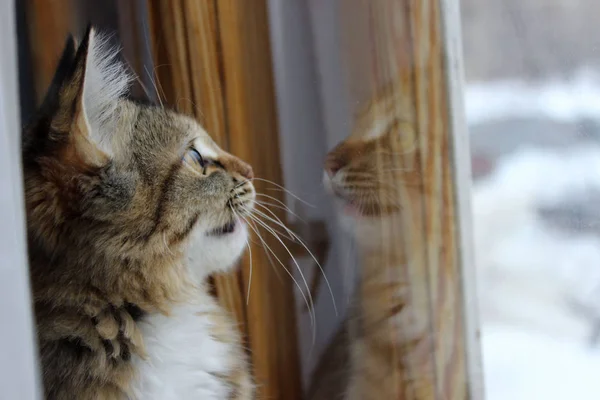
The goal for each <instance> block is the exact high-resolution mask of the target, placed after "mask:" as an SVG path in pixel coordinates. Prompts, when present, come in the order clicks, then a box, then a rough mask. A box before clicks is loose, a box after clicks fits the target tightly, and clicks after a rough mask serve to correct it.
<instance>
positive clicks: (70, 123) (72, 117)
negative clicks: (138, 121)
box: [51, 26, 131, 161]
mask: <svg viewBox="0 0 600 400" xmlns="http://www.w3.org/2000/svg"><path fill="white" fill-rule="evenodd" d="M117 56H118V50H117V49H113V48H111V47H110V45H109V43H108V38H107V37H105V36H101V35H98V34H97V33H96V31H95V30H94V29H93V28H92V27H91V26H90V27H88V29H87V31H86V33H85V36H84V38H83V40H82V41H81V44H80V45H79V48H78V49H77V53H76V54H75V56H74V60H73V61H72V68H71V73H70V76H69V78H68V79H66V80H63V82H62V84H61V85H60V89H59V96H58V97H59V102H58V110H57V112H56V113H55V114H54V116H53V118H52V122H51V126H52V130H53V131H55V132H63V133H66V132H68V134H69V135H70V140H69V143H71V144H74V145H75V146H77V147H78V149H77V150H79V153H82V154H83V155H87V156H89V157H87V158H88V159H89V158H91V160H90V161H99V159H98V157H100V158H103V156H104V157H105V156H108V157H110V156H111V155H112V154H113V151H112V141H113V135H114V133H115V131H116V129H117V123H118V120H119V115H118V106H119V99H120V98H122V97H123V96H124V95H125V94H126V93H127V91H128V90H129V84H130V82H131V76H130V74H129V73H128V72H127V69H126V68H125V66H124V65H123V64H122V63H121V62H120V61H119V60H118V59H117ZM94 150H95V151H94ZM94 152H96V153H103V156H102V154H96V155H94V154H92V153H94Z"/></svg>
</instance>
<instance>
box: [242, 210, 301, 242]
mask: <svg viewBox="0 0 600 400" xmlns="http://www.w3.org/2000/svg"><path fill="white" fill-rule="evenodd" d="M264 208H265V209H266V210H267V211H269V212H270V213H271V214H272V215H273V216H274V217H275V219H273V218H271V217H269V216H268V215H267V214H265V213H264V212H262V211H260V210H257V209H254V210H252V212H253V213H254V214H256V215H259V216H261V217H263V218H265V219H267V220H268V221H271V222H273V223H274V224H275V225H277V226H280V227H282V228H283V229H284V230H285V231H286V233H283V232H281V231H279V230H277V229H275V228H273V227H271V229H273V230H275V231H276V232H277V233H279V234H280V235H282V236H283V237H285V238H287V239H289V240H291V241H292V242H295V240H294V237H293V236H291V235H290V229H289V228H288V227H287V226H286V225H285V224H284V223H283V221H281V219H279V217H277V215H275V213H273V212H272V211H271V210H269V209H268V208H266V207H264Z"/></svg>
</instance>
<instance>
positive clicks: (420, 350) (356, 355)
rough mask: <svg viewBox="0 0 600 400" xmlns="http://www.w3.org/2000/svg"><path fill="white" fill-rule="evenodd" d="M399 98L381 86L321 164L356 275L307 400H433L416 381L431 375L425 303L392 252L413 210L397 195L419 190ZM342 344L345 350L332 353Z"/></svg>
mask: <svg viewBox="0 0 600 400" xmlns="http://www.w3.org/2000/svg"><path fill="white" fill-rule="evenodd" d="M403 98H404V97H403V96H401V92H400V91H399V90H398V88H394V87H388V88H386V89H385V90H383V91H382V92H381V93H380V95H379V96H378V97H376V98H374V99H373V101H372V102H370V103H369V104H368V105H367V106H366V107H365V108H364V109H363V110H362V111H361V112H360V113H359V114H358V115H357V117H356V121H355V127H354V131H353V133H352V134H351V135H350V136H349V137H348V138H347V139H346V140H345V141H343V142H341V143H340V144H339V145H338V146H336V147H335V148H334V149H333V150H331V151H330V152H329V154H328V156H327V159H326V162H325V175H324V184H325V187H326V188H327V189H328V191H329V192H330V193H331V194H332V195H333V197H334V199H335V202H336V204H337V210H338V214H339V215H338V216H339V220H340V222H341V224H342V225H343V226H344V227H345V228H346V230H347V231H349V232H350V233H351V234H352V235H353V236H354V238H355V240H356V242H357V244H358V248H359V253H360V257H361V262H360V279H359V284H358V287H357V290H356V296H355V303H354V308H353V310H352V312H351V313H350V317H349V320H348V321H346V323H345V324H344V330H343V331H341V332H340V333H339V334H338V335H337V336H336V337H335V338H334V339H333V341H332V342H331V344H330V348H329V349H328V350H327V351H326V352H325V356H324V357H325V358H323V359H322V360H321V363H323V364H327V363H329V364H330V366H329V367H328V368H323V367H321V368H318V369H317V370H316V373H315V375H314V378H313V387H312V389H311V395H312V397H311V399H326V398H335V397H332V394H331V391H330V387H329V386H334V387H343V388H344V389H343V391H342V392H343V393H341V394H340V393H337V394H336V395H337V396H339V397H338V398H343V399H350V400H353V399H361V400H365V399H367V400H368V399H373V400H375V399H378V400H379V399H431V398H434V394H435V393H434V391H433V390H434V388H432V387H431V386H430V385H429V384H428V382H427V379H424V380H421V377H431V375H432V373H433V372H432V371H427V370H424V368H427V364H426V363H423V362H422V360H424V359H426V358H427V357H428V355H429V352H430V347H429V346H430V343H429V342H428V340H427V334H426V332H427V321H426V319H425V318H423V316H424V315H425V316H427V315H428V309H427V304H426V302H423V296H414V295H413V294H412V293H411V287H410V285H409V284H408V282H411V281H413V279H415V278H416V277H415V276H411V274H412V273H413V272H410V271H409V268H407V265H408V264H409V262H410V260H407V259H406V255H405V254H404V253H403V252H402V251H401V250H399V248H401V247H402V246H401V245H399V243H400V242H399V241H403V240H404V241H406V240H410V239H406V238H403V235H401V232H402V231H403V227H404V226H406V224H408V223H410V215H411V212H418V210H411V208H410V207H411V205H410V204H403V200H402V199H406V198H415V196H419V195H420V191H421V186H420V185H421V183H420V176H419V174H418V173H417V172H415V171H414V170H413V168H412V165H413V164H412V160H413V157H414V152H415V150H416V146H415V142H414V141H415V137H414V135H413V131H412V124H411V123H410V120H409V119H408V118H407V115H410V112H409V111H410V110H408V109H407V106H406V104H403V103H402V101H403ZM415 203H416V202H411V204H415ZM417 273H418V272H417ZM423 273H425V272H423ZM344 348H345V351H346V352H347V355H340V354H341V353H343V352H344ZM329 354H333V355H336V357H337V359H339V360H342V361H346V360H347V361H346V365H339V364H338V365H337V366H335V367H334V366H331V361H330V360H329V359H327V357H328V355H329ZM340 369H342V370H346V373H342V374H340V372H339V370H340ZM327 370H329V372H328V371H327ZM336 370H338V372H335V373H337V374H339V375H338V376H341V377H342V378H343V379H346V381H345V382H343V383H339V382H335V383H334V382H332V380H331V378H330V377H329V376H328V375H329V374H330V373H331V372H333V371H336ZM338 390H339V389H338Z"/></svg>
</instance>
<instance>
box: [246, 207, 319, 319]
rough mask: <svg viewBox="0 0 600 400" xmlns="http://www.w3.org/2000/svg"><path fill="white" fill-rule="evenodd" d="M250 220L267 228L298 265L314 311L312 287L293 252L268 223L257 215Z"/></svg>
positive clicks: (251, 216)
mask: <svg viewBox="0 0 600 400" xmlns="http://www.w3.org/2000/svg"><path fill="white" fill-rule="evenodd" d="M254 211H256V210H254ZM250 218H252V219H253V220H254V221H255V222H256V223H257V224H259V225H260V226H262V227H263V228H265V229H266V230H267V231H268V232H269V233H271V234H272V235H273V236H274V237H275V239H277V241H278V242H279V243H281V245H282V246H283V248H284V249H285V250H286V252H287V253H288V254H289V255H290V257H291V259H292V261H293V263H294V264H295V265H296V268H297V270H298V273H299V274H300V276H301V278H302V281H303V282H304V285H305V286H306V291H307V293H308V296H309V299H310V301H311V306H312V309H313V310H314V303H313V297H312V293H311V292H310V287H309V286H308V282H307V280H306V277H305V276H304V273H303V272H302V268H300V264H298V261H296V258H295V257H294V255H293V254H292V252H291V251H290V249H289V248H288V247H287V246H286V245H285V243H284V242H283V240H281V238H280V237H279V235H277V232H275V231H274V230H273V228H272V227H270V226H269V225H268V224H267V223H266V222H264V221H262V220H260V219H259V218H258V217H257V216H256V215H250ZM267 218H268V217H267ZM274 222H275V221H274ZM282 226H283V227H284V228H285V229H286V230H288V231H289V232H290V233H291V234H292V235H294V232H292V231H291V230H289V228H287V227H286V226H285V225H282ZM296 238H297V236H296ZM317 263H318V261H317Z"/></svg>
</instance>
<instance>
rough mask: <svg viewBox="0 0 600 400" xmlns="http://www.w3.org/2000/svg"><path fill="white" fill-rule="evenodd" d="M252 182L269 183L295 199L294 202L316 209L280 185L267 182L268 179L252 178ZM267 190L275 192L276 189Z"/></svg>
mask: <svg viewBox="0 0 600 400" xmlns="http://www.w3.org/2000/svg"><path fill="white" fill-rule="evenodd" d="M252 180H254V181H261V182H266V183H270V184H271V185H273V186H276V187H277V188H278V189H279V190H280V191H283V192H285V193H287V194H289V195H290V196H292V197H293V198H295V199H296V200H298V201H300V202H302V203H304V204H306V205H307V206H309V207H312V208H315V207H316V206H315V205H314V204H310V203H309V202H308V201H306V200H304V199H301V198H300V197H298V196H297V195H296V194H294V193H292V192H291V191H289V190H288V189H286V188H284V187H283V186H281V185H279V184H277V183H275V182H273V181H270V180H268V179H263V178H252ZM267 190H277V189H273V188H267Z"/></svg>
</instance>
